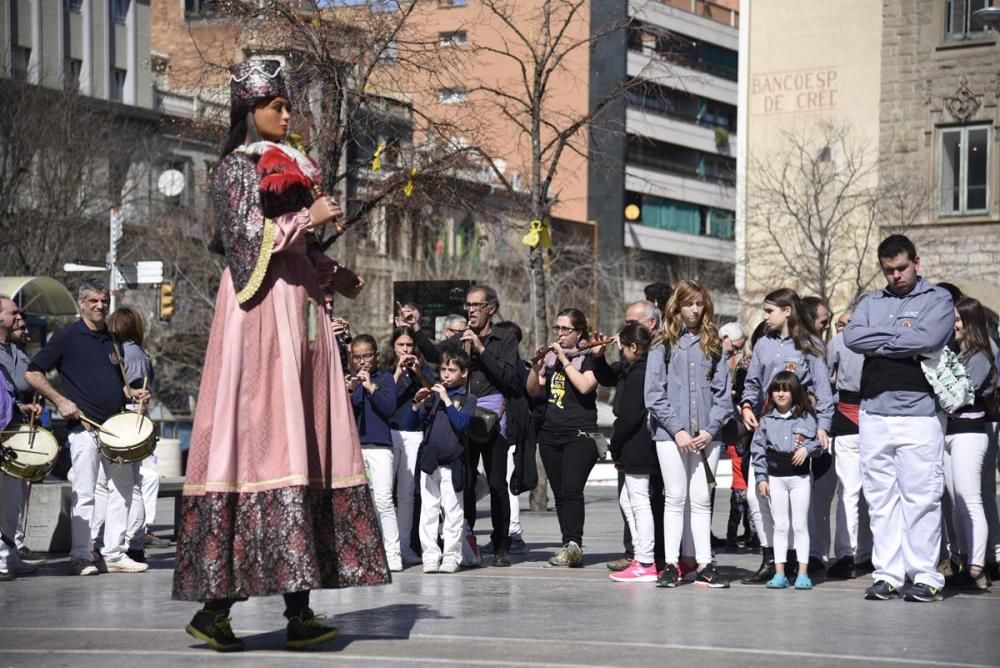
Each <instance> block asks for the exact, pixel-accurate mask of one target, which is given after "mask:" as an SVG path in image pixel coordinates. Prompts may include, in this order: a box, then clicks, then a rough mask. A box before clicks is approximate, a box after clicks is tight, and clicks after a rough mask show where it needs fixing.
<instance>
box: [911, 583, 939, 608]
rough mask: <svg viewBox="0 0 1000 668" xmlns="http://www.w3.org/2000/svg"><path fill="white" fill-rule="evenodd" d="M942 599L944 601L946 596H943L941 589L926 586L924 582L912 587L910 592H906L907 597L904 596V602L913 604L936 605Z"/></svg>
mask: <svg viewBox="0 0 1000 668" xmlns="http://www.w3.org/2000/svg"><path fill="white" fill-rule="evenodd" d="M942 599H944V596H942V595H941V590H940V589H938V588H937V587H932V586H930V585H927V584H924V583H923V582H918V583H916V584H915V585H913V586H912V587H910V591H908V592H906V595H905V596H903V600H904V601H911V602H913V603H934V602H935V601H940V600H942Z"/></svg>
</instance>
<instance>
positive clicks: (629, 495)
mask: <svg viewBox="0 0 1000 668" xmlns="http://www.w3.org/2000/svg"><path fill="white" fill-rule="evenodd" d="M618 503H619V505H620V506H621V508H622V513H623V514H624V515H625V521H626V522H627V523H628V529H629V531H630V532H631V533H632V546H633V551H634V553H635V559H636V561H639V562H642V563H644V564H651V563H653V538H654V536H655V531H656V529H655V527H654V524H653V506H652V504H651V503H650V501H649V475H640V474H635V473H626V474H625V484H624V485H622V491H621V494H620V495H619V496H618ZM675 561H676V560H675ZM670 563H673V562H670Z"/></svg>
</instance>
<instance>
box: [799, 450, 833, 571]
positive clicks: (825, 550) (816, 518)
mask: <svg viewBox="0 0 1000 668" xmlns="http://www.w3.org/2000/svg"><path fill="white" fill-rule="evenodd" d="M830 456H831V457H832V458H833V461H832V462H831V465H830V470H829V471H827V472H826V473H824V474H823V475H822V476H820V477H819V478H813V479H812V496H811V497H810V502H809V556H810V557H816V558H817V559H820V560H821V561H823V562H826V558H827V557H828V556H830V533H831V530H832V529H833V527H832V526H831V524H830V520H831V518H832V515H833V497H834V495H835V494H836V493H837V474H836V472H835V471H836V465H837V463H836V459H837V455H836V454H835V453H834V452H833V450H832V449H831V450H830ZM796 549H797V548H796ZM803 556H804V555H803Z"/></svg>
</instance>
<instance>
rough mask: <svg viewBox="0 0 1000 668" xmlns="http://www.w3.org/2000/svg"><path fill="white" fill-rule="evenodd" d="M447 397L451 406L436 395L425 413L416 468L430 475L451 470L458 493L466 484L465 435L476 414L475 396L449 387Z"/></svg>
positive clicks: (462, 388)
mask: <svg viewBox="0 0 1000 668" xmlns="http://www.w3.org/2000/svg"><path fill="white" fill-rule="evenodd" d="M448 397H449V398H450V399H451V403H449V404H448V405H447V406H445V405H444V402H442V401H441V398H440V397H438V396H435V397H434V400H433V402H432V403H431V405H430V408H429V409H427V411H426V413H424V420H425V424H426V425H427V429H426V430H425V431H424V440H423V443H421V444H420V450H419V452H418V453H417V468H419V469H420V470H421V471H423V472H424V473H433V472H434V471H435V470H436V469H437V468H438V467H439V466H449V467H451V471H452V484H453V485H454V486H455V491H458V490H460V489H464V485H465V443H464V442H465V432H466V431H467V430H468V429H469V423H470V422H472V416H473V415H474V414H475V412H476V397H475V396H474V395H471V394H469V393H468V392H466V391H465V386H459V387H453V388H451V389H450V390H448ZM456 404H458V405H457V406H456ZM459 485H461V487H460V486H459Z"/></svg>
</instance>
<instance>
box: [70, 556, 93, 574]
mask: <svg viewBox="0 0 1000 668" xmlns="http://www.w3.org/2000/svg"><path fill="white" fill-rule="evenodd" d="M69 574H70V575H97V566H95V565H94V562H92V561H87V560H86V559H70V561H69Z"/></svg>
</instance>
